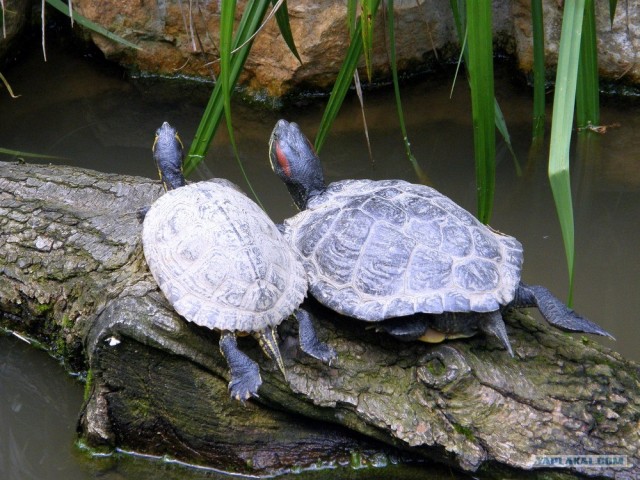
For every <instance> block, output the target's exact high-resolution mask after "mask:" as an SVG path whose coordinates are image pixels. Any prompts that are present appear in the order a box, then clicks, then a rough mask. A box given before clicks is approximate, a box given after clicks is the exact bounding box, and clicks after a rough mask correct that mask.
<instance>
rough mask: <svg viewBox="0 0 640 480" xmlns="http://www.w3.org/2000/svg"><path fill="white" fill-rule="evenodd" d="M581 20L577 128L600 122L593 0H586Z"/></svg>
mask: <svg viewBox="0 0 640 480" xmlns="http://www.w3.org/2000/svg"><path fill="white" fill-rule="evenodd" d="M582 22H583V23H582V37H581V39H580V63H579V65H578V84H577V93H576V120H577V124H578V128H579V129H580V128H584V127H586V126H588V125H598V124H599V123H600V84H599V78H598V45H597V39H596V13H595V2H594V0H586V2H585V5H584V15H583V21H582Z"/></svg>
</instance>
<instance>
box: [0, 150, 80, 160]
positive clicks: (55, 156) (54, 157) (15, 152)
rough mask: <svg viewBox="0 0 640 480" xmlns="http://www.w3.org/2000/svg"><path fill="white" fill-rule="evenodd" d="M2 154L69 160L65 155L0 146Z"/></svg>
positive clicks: (14, 156)
mask: <svg viewBox="0 0 640 480" xmlns="http://www.w3.org/2000/svg"><path fill="white" fill-rule="evenodd" d="M0 154H1V155H10V156H11V157H12V158H22V157H25V158H42V159H45V160H69V159H68V158H65V157H59V156H57V155H45V154H43V153H33V152H23V151H20V150H11V149H9V148H2V147H0Z"/></svg>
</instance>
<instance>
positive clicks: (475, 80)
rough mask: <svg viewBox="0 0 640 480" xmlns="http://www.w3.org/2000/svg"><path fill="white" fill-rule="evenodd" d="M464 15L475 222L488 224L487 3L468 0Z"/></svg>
mask: <svg viewBox="0 0 640 480" xmlns="http://www.w3.org/2000/svg"><path fill="white" fill-rule="evenodd" d="M466 13H467V35H468V42H467V48H468V51H469V55H468V57H469V62H468V64H467V66H468V70H469V84H470V87H471V109H472V115H473V139H474V145H475V157H476V183H477V187H478V196H477V201H478V219H479V220H480V221H482V222H484V223H488V222H489V219H490V218H491V212H492V209H493V194H494V189H495V158H496V135H495V95H494V82H493V29H492V21H491V14H492V12H491V0H472V1H468V2H467V4H466Z"/></svg>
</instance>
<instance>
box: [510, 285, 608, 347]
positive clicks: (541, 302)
mask: <svg viewBox="0 0 640 480" xmlns="http://www.w3.org/2000/svg"><path fill="white" fill-rule="evenodd" d="M518 295H519V296H520V297H521V298H523V299H525V301H526V303H528V304H530V305H535V306H537V307H538V310H540V313H541V314H542V316H543V317H544V318H545V320H546V321H547V322H549V323H550V324H551V325H554V326H555V327H558V328H560V329H562V330H568V331H571V332H583V333H593V334H595V335H602V336H603V337H609V338H612V339H614V340H615V338H614V337H613V335H611V334H610V333H609V332H607V331H606V330H605V329H604V328H602V327H601V326H600V325H598V324H596V323H594V322H592V321H591V320H587V319H586V318H584V317H582V316H580V315H578V314H577V313H576V312H574V311H573V310H572V309H571V308H569V307H567V306H566V305H565V304H564V303H563V302H562V301H561V300H560V299H558V298H556V297H555V296H554V295H553V294H552V293H551V292H550V291H549V290H547V289H546V288H545V287H542V286H540V285H524V284H521V285H520V289H519V291H518Z"/></svg>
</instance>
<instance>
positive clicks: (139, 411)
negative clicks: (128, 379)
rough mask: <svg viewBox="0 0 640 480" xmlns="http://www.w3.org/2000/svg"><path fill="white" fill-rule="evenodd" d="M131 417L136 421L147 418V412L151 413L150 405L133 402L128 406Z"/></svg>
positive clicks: (138, 401) (139, 401) (140, 401)
mask: <svg viewBox="0 0 640 480" xmlns="http://www.w3.org/2000/svg"><path fill="white" fill-rule="evenodd" d="M130 410H131V416H132V417H134V418H137V419H140V418H145V417H147V416H149V412H150V411H151V405H149V404H148V403H147V402H145V401H143V400H140V399H137V400H133V401H132V402H131V405H130Z"/></svg>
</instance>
